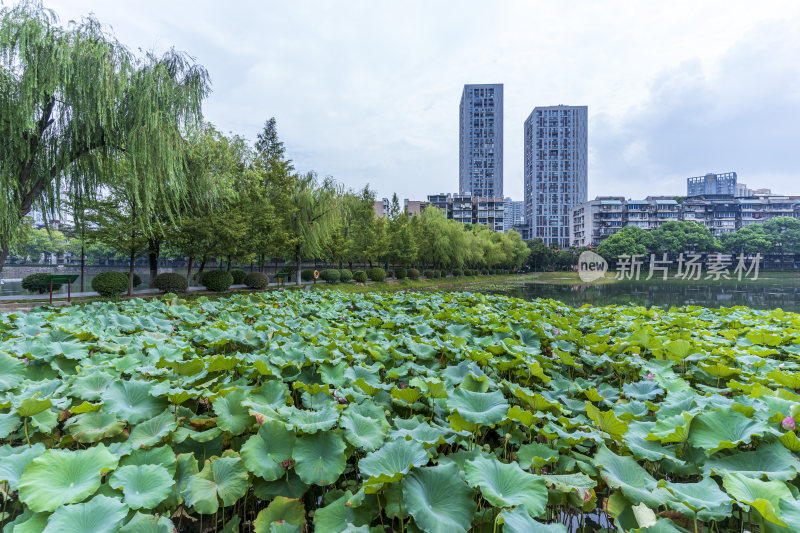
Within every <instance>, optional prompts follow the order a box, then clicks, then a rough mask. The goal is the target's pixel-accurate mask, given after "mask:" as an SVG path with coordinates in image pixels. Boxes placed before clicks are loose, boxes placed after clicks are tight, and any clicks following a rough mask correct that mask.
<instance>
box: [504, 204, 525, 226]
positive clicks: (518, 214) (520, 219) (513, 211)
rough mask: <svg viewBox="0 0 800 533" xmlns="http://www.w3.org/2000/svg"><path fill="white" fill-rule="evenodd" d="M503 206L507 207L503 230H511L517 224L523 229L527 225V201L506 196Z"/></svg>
mask: <svg viewBox="0 0 800 533" xmlns="http://www.w3.org/2000/svg"><path fill="white" fill-rule="evenodd" d="M503 206H504V208H505V214H504V217H503V223H504V228H503V231H511V230H512V229H514V227H515V226H516V227H517V228H520V229H521V228H522V227H523V226H524V225H525V202H524V201H521V200H520V201H516V202H515V201H514V200H512V199H511V198H504V199H503Z"/></svg>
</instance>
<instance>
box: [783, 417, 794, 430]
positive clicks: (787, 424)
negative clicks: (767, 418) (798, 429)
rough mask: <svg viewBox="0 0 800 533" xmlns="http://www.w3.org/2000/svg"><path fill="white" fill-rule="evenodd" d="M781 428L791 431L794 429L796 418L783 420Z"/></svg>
mask: <svg viewBox="0 0 800 533" xmlns="http://www.w3.org/2000/svg"><path fill="white" fill-rule="evenodd" d="M781 427H782V428H783V429H788V430H789V431H791V430H793V429H794V418H792V417H791V416H787V417H786V418H784V419H783V420H781Z"/></svg>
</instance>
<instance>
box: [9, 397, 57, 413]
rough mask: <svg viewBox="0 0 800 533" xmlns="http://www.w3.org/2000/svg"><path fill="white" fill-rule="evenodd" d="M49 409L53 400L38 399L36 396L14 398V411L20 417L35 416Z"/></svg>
mask: <svg viewBox="0 0 800 533" xmlns="http://www.w3.org/2000/svg"><path fill="white" fill-rule="evenodd" d="M51 407H53V400H52V399H51V398H40V397H39V396H38V394H37V395H35V396H33V397H31V398H16V399H15V401H14V411H15V412H16V413H17V414H18V415H19V416H21V417H26V416H36V415H38V414H39V413H41V412H42V411H46V410H48V409H50V408H51Z"/></svg>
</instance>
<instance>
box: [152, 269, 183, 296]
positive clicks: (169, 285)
mask: <svg viewBox="0 0 800 533" xmlns="http://www.w3.org/2000/svg"><path fill="white" fill-rule="evenodd" d="M153 286H154V287H155V288H156V289H158V290H160V291H161V292H186V289H188V288H189V282H188V281H186V278H185V277H184V276H181V275H180V274H176V273H174V272H165V273H164V274H159V275H158V276H156V279H154V280H153Z"/></svg>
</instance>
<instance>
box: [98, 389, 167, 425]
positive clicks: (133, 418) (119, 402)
mask: <svg viewBox="0 0 800 533" xmlns="http://www.w3.org/2000/svg"><path fill="white" fill-rule="evenodd" d="M151 387H152V385H151V384H150V383H144V382H141V381H117V382H115V383H112V384H111V385H109V386H108V387H107V388H106V390H104V391H103V393H102V394H101V398H102V399H103V410H104V411H108V412H109V413H114V414H115V415H117V417H118V418H119V419H120V420H125V421H126V422H128V423H129V424H138V423H139V422H142V421H144V420H147V419H148V418H153V417H154V416H156V415H157V414H159V413H160V412H161V411H163V410H164V408H166V406H167V402H166V400H164V399H163V398H154V397H153V396H151V395H150V388H151Z"/></svg>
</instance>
